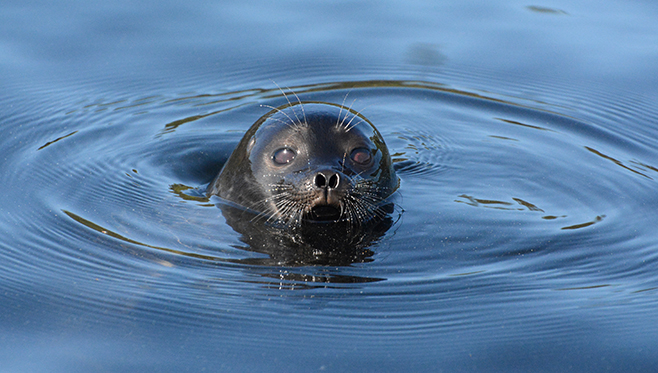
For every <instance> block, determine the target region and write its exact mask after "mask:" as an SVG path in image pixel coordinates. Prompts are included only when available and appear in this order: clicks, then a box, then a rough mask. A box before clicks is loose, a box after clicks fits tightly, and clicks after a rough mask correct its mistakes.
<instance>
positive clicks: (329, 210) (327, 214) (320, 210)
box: [306, 205, 340, 221]
mask: <svg viewBox="0 0 658 373" xmlns="http://www.w3.org/2000/svg"><path fill="white" fill-rule="evenodd" d="M306 218H307V219H308V220H312V221H336V220H338V219H340V210H339V209H337V208H336V207H334V206H330V205H320V206H315V207H313V208H312V209H311V211H310V212H309V213H308V214H307V215H306Z"/></svg>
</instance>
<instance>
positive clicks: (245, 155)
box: [207, 102, 399, 226]
mask: <svg viewBox="0 0 658 373" xmlns="http://www.w3.org/2000/svg"><path fill="white" fill-rule="evenodd" d="M398 186H399V180H398V178H397V176H396V174H395V170H394V168H393V164H392V161H391V157H390V154H389V152H388V149H387V147H386V144H385V143H384V139H383V138H382V136H381V135H380V133H379V132H378V131H377V129H376V128H375V127H374V126H373V125H372V123H370V122H369V121H368V120H367V119H366V118H365V117H363V116H362V115H361V114H359V113H357V112H356V111H353V110H351V109H348V108H346V107H343V106H339V105H333V104H327V103H317V102H306V103H301V102H300V103H296V104H289V105H284V106H282V107H279V108H276V109H274V110H272V111H270V112H269V113H267V114H266V115H264V116H263V117H262V118H260V119H259V120H258V121H257V122H256V123H254V125H253V126H252V127H251V128H250V129H249V130H248V131H247V133H246V134H245V135H244V137H243V138H242V140H241V141H240V143H239V144H238V146H237V148H236V149H235V150H234V151H233V153H232V154H231V156H230V157H229V159H228V161H227V162H226V164H225V165H224V167H223V168H222V171H221V172H220V173H219V175H218V176H217V177H216V178H215V180H214V181H213V182H212V183H211V184H210V186H209V187H208V190H207V194H208V195H209V196H210V195H216V196H218V197H221V198H223V199H224V200H227V201H230V202H232V203H234V204H237V205H239V206H242V207H244V208H246V209H248V210H253V211H254V212H256V213H257V214H258V216H262V217H264V218H266V219H267V220H268V221H275V222H278V223H282V224H285V225H287V226H299V225H301V224H302V223H303V222H337V221H346V222H349V223H350V224H356V225H362V224H364V223H366V222H368V221H370V220H371V219H373V218H378V217H379V218H381V217H383V216H385V215H386V214H387V213H388V212H390V207H391V203H390V202H389V201H388V198H389V197H390V196H391V195H392V194H393V193H394V192H395V191H396V190H397V188H398Z"/></svg>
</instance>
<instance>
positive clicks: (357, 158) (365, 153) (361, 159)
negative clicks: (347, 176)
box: [350, 148, 372, 164]
mask: <svg viewBox="0 0 658 373" xmlns="http://www.w3.org/2000/svg"><path fill="white" fill-rule="evenodd" d="M350 158H352V160H353V161H354V162H356V163H358V164H367V163H369V162H370V158H372V156H371V155H370V150H368V149H366V148H356V149H354V150H352V153H351V154H350Z"/></svg>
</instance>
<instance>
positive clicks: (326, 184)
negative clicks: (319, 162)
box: [313, 172, 340, 189]
mask: <svg viewBox="0 0 658 373" xmlns="http://www.w3.org/2000/svg"><path fill="white" fill-rule="evenodd" d="M329 175H330V176H329V179H327V176H325V174H323V173H322V172H318V173H317V175H315V179H314V180H313V181H314V182H315V186H316V187H318V188H329V189H335V188H337V187H338V184H340V176H338V174H335V173H333V172H330V173H329Z"/></svg>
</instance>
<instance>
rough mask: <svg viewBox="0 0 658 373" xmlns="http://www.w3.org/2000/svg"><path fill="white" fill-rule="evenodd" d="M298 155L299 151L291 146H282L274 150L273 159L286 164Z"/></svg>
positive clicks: (277, 162)
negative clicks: (296, 151)
mask: <svg viewBox="0 0 658 373" xmlns="http://www.w3.org/2000/svg"><path fill="white" fill-rule="evenodd" d="M296 155H297V153H295V151H294V150H292V149H290V148H281V149H279V150H277V151H275V152H274V154H273V155H272V160H273V161H274V163H276V164H286V163H290V162H292V161H293V160H294V159H295V156H296Z"/></svg>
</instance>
